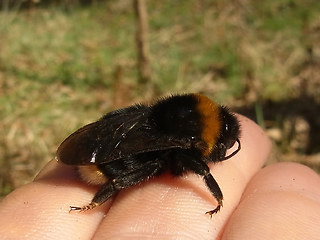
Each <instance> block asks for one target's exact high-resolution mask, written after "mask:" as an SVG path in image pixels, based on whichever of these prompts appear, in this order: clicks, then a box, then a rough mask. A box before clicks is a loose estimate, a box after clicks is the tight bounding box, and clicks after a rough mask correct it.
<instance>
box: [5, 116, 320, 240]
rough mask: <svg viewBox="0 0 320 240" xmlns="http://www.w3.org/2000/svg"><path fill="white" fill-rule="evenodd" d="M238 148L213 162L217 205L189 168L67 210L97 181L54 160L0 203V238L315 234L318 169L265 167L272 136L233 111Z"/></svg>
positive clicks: (85, 198) (319, 209)
mask: <svg viewBox="0 0 320 240" xmlns="http://www.w3.org/2000/svg"><path fill="white" fill-rule="evenodd" d="M238 118H239V120H240V123H241V127H242V135H241V139H240V141H241V145H242V149H241V151H240V152H239V153H238V154H236V155H235V156H234V157H232V158H231V159H229V160H227V161H224V162H222V163H218V164H215V165H213V164H212V165H210V168H211V173H212V174H213V176H214V177H215V179H216V180H217V182H218V183H219V185H220V187H221V189H222V192H223V194H224V202H223V204H224V206H223V207H222V209H221V211H220V212H218V213H217V214H215V215H213V216H212V218H210V216H208V215H205V212H206V211H209V210H211V209H213V208H214V207H215V206H216V201H215V199H214V198H213V197H212V196H211V194H210V192H209V191H208V190H207V188H206V186H205V184H204V182H203V181H202V179H201V178H200V177H198V176H196V175H194V174H191V173H190V174H187V175H186V176H184V177H181V178H173V177H172V176H170V175H169V174H167V175H164V176H161V177H159V178H156V179H153V180H150V181H148V182H146V183H143V184H141V185H139V186H136V187H133V188H131V189H128V190H125V191H123V192H121V193H119V194H118V195H117V196H115V197H114V198H113V200H110V201H107V202H106V203H105V204H103V205H102V206H99V207H97V208H96V209H94V210H90V211H87V212H71V213H69V206H82V205H84V204H87V203H89V202H90V201H91V199H92V197H93V195H94V193H95V191H96V190H97V187H96V186H88V185H87V184H85V183H83V182H82V181H80V180H79V178H78V177H77V175H76V174H75V171H74V168H73V167H72V166H66V165H64V164H62V163H59V162H57V161H55V160H53V161H51V162H49V163H48V165H47V166H46V167H45V168H44V169H43V170H42V171H41V172H40V173H39V175H38V176H37V177H36V179H35V180H34V181H33V182H31V183H29V184H27V185H25V186H22V187H20V188H18V189H16V190H15V191H13V192H12V193H11V194H9V195H8V196H7V197H6V198H4V199H3V200H2V202H1V203H0V226H1V227H0V236H1V237H0V238H1V239H28V240H33V239H35V240H39V239H42V240H43V239H50V240H54V239H59V240H62V239H64V240H65V239H83V240H86V239H254V240H260V239H268V240H270V239H286V240H287V239H290V240H292V239H299V240H300V239H319V238H320V228H319V226H318V225H319V222H320V177H319V175H317V174H316V173H315V172H314V171H312V170H311V169H309V168H307V167H305V166H303V165H299V164H294V163H277V164H273V165H270V166H267V167H265V168H262V166H263V165H264V163H265V161H266V160H267V158H268V156H269V153H270V150H271V143H270V141H269V140H268V138H267V137H266V135H265V133H264V132H263V130H262V129H260V128H259V127H258V126H257V125H256V124H255V123H253V122H252V121H250V120H248V119H247V118H244V117H242V116H238Z"/></svg>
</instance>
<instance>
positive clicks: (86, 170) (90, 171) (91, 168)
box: [78, 165, 107, 185]
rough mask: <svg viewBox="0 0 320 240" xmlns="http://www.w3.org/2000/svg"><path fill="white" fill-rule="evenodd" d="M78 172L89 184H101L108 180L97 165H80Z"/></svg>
mask: <svg viewBox="0 0 320 240" xmlns="http://www.w3.org/2000/svg"><path fill="white" fill-rule="evenodd" d="M78 172H79V175H80V177H81V178H82V180H84V181H85V182H87V183H89V184H93V185H101V184H104V183H106V182H107V178H106V177H105V176H104V174H103V173H102V172H101V171H100V170H99V169H98V168H97V166H96V165H86V166H78Z"/></svg>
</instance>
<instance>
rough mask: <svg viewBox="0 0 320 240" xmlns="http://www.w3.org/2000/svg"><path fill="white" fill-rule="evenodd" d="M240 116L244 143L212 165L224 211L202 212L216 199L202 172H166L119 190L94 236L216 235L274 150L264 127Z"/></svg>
mask: <svg viewBox="0 0 320 240" xmlns="http://www.w3.org/2000/svg"><path fill="white" fill-rule="evenodd" d="M239 119H240V121H241V126H242V135H241V139H240V141H241V144H242V149H241V150H240V152H239V153H238V154H236V155H235V156H234V157H232V158H231V159H229V160H227V161H224V162H221V163H219V164H216V165H214V166H213V165H212V166H211V172H212V174H213V176H214V177H215V179H216V180H217V182H218V183H219V185H220V187H221V189H222V192H223V194H224V199H225V200H224V207H223V208H222V210H221V212H219V213H217V214H216V215H214V216H213V217H212V219H210V217H209V216H208V215H205V214H204V213H205V212H206V211H208V210H211V209H213V208H214V207H215V206H216V202H215V199H214V198H213V197H212V195H211V193H210V192H209V191H208V189H207V188H206V186H205V184H204V182H203V180H202V179H201V178H199V177H198V176H195V175H194V174H188V175H186V176H185V177H181V178H173V177H172V176H170V175H164V176H162V177H160V178H157V179H155V180H152V181H148V182H147V183H144V184H142V185H140V186H137V187H134V188H131V189H129V190H127V191H123V192H121V193H120V194H119V195H118V196H117V197H116V199H115V200H114V203H113V205H112V207H111V209H110V211H109V212H108V214H107V215H106V217H105V219H104V220H103V222H102V223H101V225H100V227H99V229H98V230H97V233H96V235H95V238H94V239H103V238H104V237H105V236H108V239H119V238H120V239H126V238H130V239H154V238H156V239H164V238H181V239H184V238H187V239H193V238H195V239H215V238H216V237H217V236H218V235H219V233H220V230H221V229H222V228H223V226H224V224H225V222H226V221H227V219H228V217H229V216H230V214H231V213H232V211H233V210H234V208H235V207H236V206H237V204H238V202H239V200H240V198H241V195H242V192H243V190H244V189H245V187H246V184H247V183H248V181H249V180H250V179H251V177H252V176H253V175H254V174H255V173H256V172H257V171H258V170H259V169H260V168H261V166H262V165H263V163H264V162H265V160H266V158H267V156H268V154H269V151H270V142H269V140H268V138H267V137H266V135H265V134H264V133H263V131H262V130H261V129H260V128H259V127H258V126H257V125H256V124H254V123H253V122H252V121H250V120H248V119H247V118H244V117H239ZM231 152H232V150H231Z"/></svg>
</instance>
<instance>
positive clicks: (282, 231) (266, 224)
mask: <svg viewBox="0 0 320 240" xmlns="http://www.w3.org/2000/svg"><path fill="white" fill-rule="evenodd" d="M319 185H320V177H319V176H318V175H317V174H316V173H315V172H314V171H312V170H311V169H309V168H308V167H306V166H303V165H299V164H295V163H278V164H274V165H271V166H268V167H266V168H265V169H263V170H262V171H261V172H259V173H258V174H257V175H256V176H255V177H254V178H253V179H252V181H251V182H250V184H249V185H248V188H247V189H246V191H245V193H244V195H243V197H242V200H241V203H240V205H239V206H238V208H237V209H236V211H235V212H234V214H233V215H232V217H231V219H230V221H229V222H228V224H227V227H226V230H225V232H224V234H223V239H257V240H260V239H261V240H262V239H318V238H319V236H320V229H319V227H318V223H319V221H320V215H319V212H320V189H319Z"/></svg>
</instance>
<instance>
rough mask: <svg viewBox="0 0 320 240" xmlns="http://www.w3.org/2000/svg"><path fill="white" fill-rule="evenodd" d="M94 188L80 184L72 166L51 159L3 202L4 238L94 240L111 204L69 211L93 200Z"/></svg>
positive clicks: (1, 230)
mask: <svg viewBox="0 0 320 240" xmlns="http://www.w3.org/2000/svg"><path fill="white" fill-rule="evenodd" d="M94 190H95V189H94V188H90V187H89V188H88V187H85V185H83V184H82V183H79V180H77V176H76V175H75V174H74V169H73V168H72V167H68V166H65V165H63V164H59V163H58V162H56V161H51V162H50V163H49V164H48V165H47V166H46V167H45V168H44V170H43V171H42V172H41V173H40V174H39V176H38V177H37V178H36V180H35V181H34V182H32V183H29V184H27V185H25V186H23V187H21V188H18V189H16V190H15V191H13V192H12V193H11V194H9V195H8V196H7V197H6V198H5V199H3V201H2V202H1V205H0V226H1V228H0V236H1V238H4V239H52V240H54V239H59V240H60V239H91V237H92V236H93V235H94V232H95V229H96V228H97V226H98V225H99V223H100V221H101V219H102V218H103V215H104V211H105V210H106V208H107V207H108V204H106V205H105V206H103V207H102V208H99V209H96V210H92V211H90V212H87V213H81V214H76V213H75V214H74V213H69V206H70V205H76V204H80V205H81V204H83V203H84V202H88V201H90V198H91V197H92V194H93V193H94Z"/></svg>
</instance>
